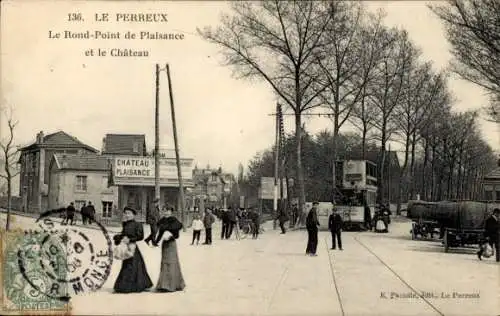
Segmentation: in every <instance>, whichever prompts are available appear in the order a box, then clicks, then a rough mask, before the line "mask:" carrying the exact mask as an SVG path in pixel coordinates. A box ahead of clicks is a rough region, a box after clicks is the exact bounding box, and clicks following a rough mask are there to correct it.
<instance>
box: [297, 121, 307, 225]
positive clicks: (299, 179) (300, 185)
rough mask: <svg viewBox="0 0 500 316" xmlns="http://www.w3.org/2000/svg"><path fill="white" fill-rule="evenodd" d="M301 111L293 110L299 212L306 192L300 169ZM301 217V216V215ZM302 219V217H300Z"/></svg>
mask: <svg viewBox="0 0 500 316" xmlns="http://www.w3.org/2000/svg"><path fill="white" fill-rule="evenodd" d="M301 118H302V116H301V113H300V112H295V140H296V142H297V143H296V145H297V182H298V183H297V186H298V190H299V192H298V194H299V209H300V210H301V213H303V212H304V207H305V200H306V193H305V187H304V172H303V169H302V122H301ZM301 217H303V216H301ZM302 221H303V218H302ZM301 224H303V223H302V222H301Z"/></svg>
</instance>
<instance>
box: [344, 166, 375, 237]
mask: <svg viewBox="0 0 500 316" xmlns="http://www.w3.org/2000/svg"><path fill="white" fill-rule="evenodd" d="M337 166H338V167H340V168H338V170H339V169H340V170H342V171H341V172H342V177H341V181H339V182H340V183H338V184H340V185H337V190H338V192H337V194H335V196H336V197H335V204H336V209H337V212H338V213H339V214H340V215H341V216H342V219H343V221H344V229H346V230H349V229H353V228H357V229H366V225H365V223H366V221H367V220H368V219H366V218H365V216H367V215H368V214H366V212H365V205H367V206H368V207H369V209H370V218H369V219H370V220H371V219H373V217H374V215H375V207H376V199H377V165H376V164H374V163H373V162H371V161H368V160H344V161H339V162H337ZM340 170H339V171H340ZM339 180H340V179H339Z"/></svg>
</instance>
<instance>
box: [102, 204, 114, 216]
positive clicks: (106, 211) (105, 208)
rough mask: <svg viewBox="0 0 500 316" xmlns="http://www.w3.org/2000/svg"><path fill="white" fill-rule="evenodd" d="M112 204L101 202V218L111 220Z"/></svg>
mask: <svg viewBox="0 0 500 316" xmlns="http://www.w3.org/2000/svg"><path fill="white" fill-rule="evenodd" d="M112 210H113V202H108V201H102V217H105V218H111V215H112Z"/></svg>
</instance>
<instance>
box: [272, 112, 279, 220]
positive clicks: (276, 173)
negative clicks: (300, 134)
mask: <svg viewBox="0 0 500 316" xmlns="http://www.w3.org/2000/svg"><path fill="white" fill-rule="evenodd" d="M279 107H280V106H279V104H277V105H276V114H278V111H279ZM279 134H280V129H279V115H276V135H275V147H274V148H275V149H274V201H273V202H274V203H273V212H274V214H273V218H274V220H273V229H276V216H277V215H278V177H279V157H280V150H279Z"/></svg>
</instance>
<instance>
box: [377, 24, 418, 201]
mask: <svg viewBox="0 0 500 316" xmlns="http://www.w3.org/2000/svg"><path fill="white" fill-rule="evenodd" d="M389 36H391V37H394V38H395V40H394V42H393V43H394V44H393V45H390V46H388V47H387V49H386V50H385V51H384V54H383V57H382V58H381V61H380V62H379V63H378V64H377V72H378V75H377V78H375V79H374V81H373V84H371V85H370V90H371V91H370V100H371V102H372V103H373V105H374V106H375V107H377V113H378V114H379V116H378V117H377V120H376V121H375V128H376V129H377V130H378V131H379V135H378V136H379V138H380V142H381V157H382V158H381V162H380V170H379V181H378V183H379V190H380V194H379V196H378V198H379V200H380V199H382V198H383V197H384V192H385V191H384V186H383V182H384V167H385V158H386V157H385V155H386V144H387V142H388V141H389V139H390V138H391V136H392V134H393V133H394V132H395V131H396V126H395V125H394V109H395V108H396V106H397V105H398V104H399V103H400V102H401V99H402V97H403V90H404V89H403V88H404V82H403V81H404V74H405V73H406V72H407V71H409V70H410V65H412V63H413V60H415V59H417V58H418V56H419V51H418V50H417V49H416V48H415V46H414V45H413V44H412V42H411V41H410V40H409V38H408V34H407V32H406V31H399V30H395V29H393V30H391V31H390V33H389Z"/></svg>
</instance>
